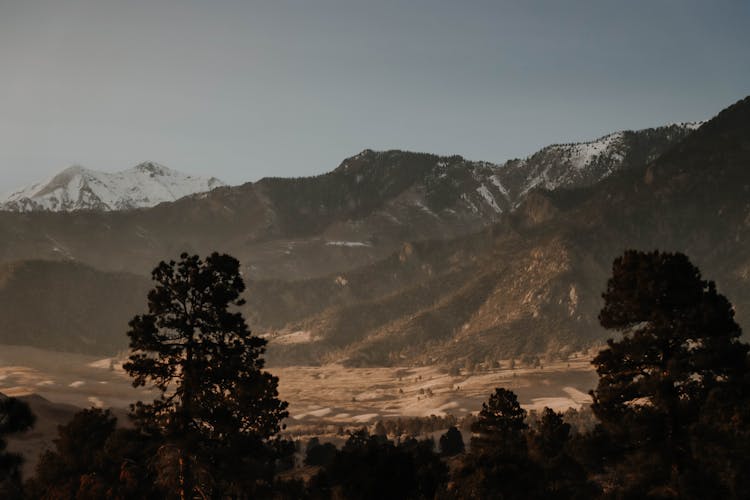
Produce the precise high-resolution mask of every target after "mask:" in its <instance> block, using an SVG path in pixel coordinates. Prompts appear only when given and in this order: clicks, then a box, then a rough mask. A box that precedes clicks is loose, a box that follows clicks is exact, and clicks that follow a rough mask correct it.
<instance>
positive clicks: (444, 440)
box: [440, 425, 465, 457]
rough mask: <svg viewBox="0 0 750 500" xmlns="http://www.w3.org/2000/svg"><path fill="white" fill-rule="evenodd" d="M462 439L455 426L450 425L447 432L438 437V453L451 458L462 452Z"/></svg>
mask: <svg viewBox="0 0 750 500" xmlns="http://www.w3.org/2000/svg"><path fill="white" fill-rule="evenodd" d="M464 448H465V447H464V438H463V436H462V435H461V431H459V430H458V429H457V428H456V426H454V425H452V426H450V427H449V428H448V431H447V432H446V433H445V434H443V435H442V436H440V453H441V454H442V455H443V456H445V457H452V456H454V455H458V454H459V453H463V452H464Z"/></svg>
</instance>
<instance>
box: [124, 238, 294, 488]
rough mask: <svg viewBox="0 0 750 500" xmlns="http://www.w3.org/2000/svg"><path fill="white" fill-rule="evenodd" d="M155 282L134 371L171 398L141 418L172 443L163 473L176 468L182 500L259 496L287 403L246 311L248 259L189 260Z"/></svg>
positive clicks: (148, 407)
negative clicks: (271, 441)
mask: <svg viewBox="0 0 750 500" xmlns="http://www.w3.org/2000/svg"><path fill="white" fill-rule="evenodd" d="M152 276H153V279H154V281H155V282H156V286H155V287H154V289H153V290H151V291H150V292H149V294H148V313H146V314H143V315H139V316H136V317H135V318H134V319H133V320H132V321H131V322H130V331H129V332H128V336H129V337H130V347H131V349H132V355H131V356H130V359H129V361H128V363H126V364H125V365H124V368H125V370H126V371H127V372H128V373H129V374H130V375H131V376H132V377H134V382H133V385H134V386H136V387H137V386H143V385H151V386H154V387H156V388H157V389H158V390H159V391H161V396H160V397H159V399H156V400H155V401H153V402H152V403H142V402H138V403H136V404H135V405H134V406H133V417H134V420H135V422H136V424H137V426H138V427H139V428H140V429H142V430H143V432H146V433H158V434H159V435H160V436H161V437H162V439H163V442H164V444H163V446H162V447H161V448H160V450H159V458H160V459H161V460H162V461H163V467H162V469H163V470H165V471H166V470H174V471H175V473H176V477H175V478H174V479H175V483H176V484H174V487H175V490H176V491H178V492H179V494H180V497H182V498H193V496H194V495H196V494H200V495H203V496H212V495H213V496H216V495H219V494H230V493H233V492H243V493H245V494H250V493H252V491H253V489H254V488H255V487H256V486H257V484H256V483H257V482H258V481H260V482H264V481H265V482H267V479H268V473H269V470H268V469H269V462H271V464H272V463H273V455H274V449H273V448H272V447H270V446H268V443H267V440H268V438H270V437H271V436H273V435H275V434H276V433H277V432H278V431H279V429H280V426H281V421H282V420H283V419H284V418H285V417H286V416H287V412H286V406H287V403H285V402H283V401H280V400H279V399H278V392H277V383H278V379H277V378H276V377H273V376H271V375H270V374H269V373H267V372H265V371H263V365H264V361H263V358H262V354H263V352H264V346H265V344H266V341H265V340H264V339H261V338H259V337H256V336H253V335H252V334H251V333H250V330H249V329H248V326H247V323H246V322H245V319H244V318H243V317H242V315H241V314H240V313H239V312H237V311H236V307H238V306H241V305H243V304H244V300H242V299H241V298H240V295H241V294H242V292H243V291H244V290H245V284H244V282H243V280H242V277H241V275H240V271H239V262H238V261H237V260H236V259H234V258H233V257H231V256H228V255H220V254H217V253H214V254H212V255H210V256H209V257H208V258H206V259H205V260H202V259H201V258H199V257H198V256H189V255H187V254H183V255H182V256H181V258H180V261H179V262H174V261H171V262H162V263H160V264H159V266H158V267H157V268H156V269H154V271H153V273H152Z"/></svg>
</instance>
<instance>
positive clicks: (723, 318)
mask: <svg viewBox="0 0 750 500" xmlns="http://www.w3.org/2000/svg"><path fill="white" fill-rule="evenodd" d="M603 298H604V301H605V305H604V308H603V309H602V310H601V313H600V315H599V320H600V322H601V324H602V326H604V327H605V328H609V329H613V330H617V331H620V332H622V334H623V336H622V338H621V339H620V340H617V341H615V340H612V339H610V340H609V341H608V347H607V348H606V349H604V350H603V351H602V352H601V353H599V355H598V356H597V357H596V358H595V359H594V361H593V364H594V365H595V366H596V370H597V373H598V374H599V377H600V378H599V384H598V386H597V388H596V390H595V391H592V393H591V394H592V396H593V399H594V403H593V407H592V408H593V410H594V413H595V414H596V416H597V417H598V418H599V419H600V420H601V422H602V424H603V427H604V429H605V430H606V432H607V433H608V434H609V435H610V437H611V438H612V442H613V443H614V444H615V445H616V448H619V450H620V452H621V453H622V455H621V457H620V458H621V460H620V464H621V465H622V466H625V467H628V468H629V469H631V470H621V471H620V474H619V475H620V476H624V475H628V477H630V478H631V483H632V484H631V486H630V487H632V488H636V490H632V491H631V493H632V494H634V495H641V494H651V493H650V491H652V490H653V489H654V488H661V489H662V492H663V493H665V494H670V495H681V494H682V493H684V489H683V486H681V485H682V484H685V482H686V481H688V480H689V479H690V478H691V477H695V476H696V474H698V472H699V470H700V467H696V466H695V465H694V463H695V460H694V458H695V457H694V453H693V450H692V449H691V441H692V436H691V431H692V429H693V427H694V424H695V423H696V422H697V421H698V418H699V416H700V414H701V409H702V407H703V406H704V405H705V403H706V401H707V399H708V396H709V394H710V393H711V392H712V391H714V390H716V389H717V388H721V387H729V386H732V385H733V384H740V383H742V381H743V379H744V378H745V376H746V375H747V353H748V346H747V345H746V344H744V343H742V342H740V340H739V338H740V335H741V333H742V331H741V329H740V327H739V325H738V324H737V323H736V322H735V321H734V311H733V309H732V305H731V304H730V303H729V301H728V300H727V299H726V298H725V297H724V296H723V295H721V294H719V293H718V292H717V291H716V285H715V284H714V283H713V282H711V281H705V280H703V279H702V278H701V273H700V271H699V270H698V269H697V268H696V267H695V266H694V265H693V264H692V263H691V262H690V260H689V259H688V258H687V257H686V256H685V255H683V254H680V253H661V252H650V253H645V252H639V251H635V250H630V251H627V252H625V254H624V255H623V256H621V257H619V258H617V259H616V260H615V261H614V264H613V267H612V277H611V278H610V280H609V282H608V285H607V290H606V292H605V293H604V294H603ZM627 464H636V466H634V467H636V469H638V470H633V468H632V467H631V466H629V465H627ZM639 478H640V479H639ZM638 481H640V482H641V483H642V484H641V485H640V486H639V485H638V484H637V483H638ZM637 488H642V489H641V490H640V491H637Z"/></svg>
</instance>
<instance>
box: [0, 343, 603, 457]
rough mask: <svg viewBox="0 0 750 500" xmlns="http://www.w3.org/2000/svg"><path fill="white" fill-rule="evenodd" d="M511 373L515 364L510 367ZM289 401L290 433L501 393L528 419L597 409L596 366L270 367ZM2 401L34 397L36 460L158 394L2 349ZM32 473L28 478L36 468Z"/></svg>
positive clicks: (15, 442) (469, 408)
mask: <svg viewBox="0 0 750 500" xmlns="http://www.w3.org/2000/svg"><path fill="white" fill-rule="evenodd" d="M502 366H509V363H502ZM269 371H270V372H272V373H273V374H274V375H276V376H278V377H279V393H280V397H281V398H282V399H283V400H286V401H289V415H290V417H289V419H287V421H286V424H287V428H288V430H289V431H292V432H294V430H295V428H299V429H303V428H306V427H310V426H316V425H318V424H336V425H342V426H356V425H365V424H372V423H374V422H376V421H377V420H380V419H387V418H395V417H407V416H408V417H428V416H430V415H436V416H445V415H448V414H452V415H454V416H456V417H459V418H460V417H462V416H465V415H467V414H469V413H476V412H477V411H479V410H480V409H481V407H482V403H483V402H484V401H486V400H487V398H488V396H489V395H490V393H491V392H493V391H494V389H495V388H496V387H505V388H508V389H511V390H513V391H514V392H515V393H516V394H518V397H519V401H520V402H521V404H522V405H523V406H524V407H525V408H526V409H529V410H530V409H542V408H543V407H545V406H548V407H551V408H554V409H556V410H560V411H564V410H566V409H567V408H569V407H573V408H579V407H580V406H581V405H584V404H588V403H589V402H590V398H589V396H588V394H587V393H588V390H589V389H592V388H593V387H594V386H595V384H596V380H597V378H596V373H595V372H594V370H593V367H592V366H591V364H590V358H589V357H588V356H580V357H578V358H573V359H571V360H570V361H569V362H557V363H552V364H548V365H545V366H544V367H543V368H529V367H523V368H516V369H509V368H505V369H494V370H489V371H478V372H475V373H462V374H461V375H449V374H448V373H446V372H445V370H444V369H443V368H442V367H438V366H427V367H412V368H407V367H404V368H393V367H389V368H385V367H384V368H347V367H344V366H342V365H324V366H293V367H270V368H269ZM0 392H2V393H3V394H6V395H8V396H16V397H24V399H26V400H27V401H28V402H29V404H30V405H31V407H32V410H33V411H34V412H35V413H36V414H37V424H36V426H35V429H34V430H33V431H31V432H30V433H27V434H26V435H24V436H20V437H18V438H14V439H11V442H10V448H11V449H12V450H16V451H20V452H22V453H24V454H25V455H27V458H28V459H29V465H30V466H32V467H33V463H34V462H35V459H36V455H38V453H40V452H41V451H42V450H43V449H44V448H46V447H49V446H51V443H52V439H54V437H55V435H56V432H57V431H56V429H57V425H58V424H62V423H65V422H66V421H67V420H68V419H69V418H70V417H71V416H72V415H73V413H74V412H75V411H76V407H78V408H84V407H91V406H96V407H104V408H113V409H114V411H115V415H117V416H118V418H119V419H120V421H121V422H123V423H124V421H125V420H126V418H125V414H126V411H127V408H128V405H129V404H130V403H132V402H134V401H136V400H139V399H141V400H149V399H152V398H154V397H155V396H156V393H155V392H153V391H150V390H147V389H143V388H140V389H135V388H133V387H132V384H131V380H130V378H129V377H128V376H127V374H126V373H125V372H124V371H123V370H122V366H121V362H120V361H118V360H116V359H114V358H104V359H102V358H96V357H92V356H85V355H81V354H71V353H62V352H55V351H47V350H42V349H36V348H32V347H25V346H7V345H3V346H0ZM27 470H28V468H27Z"/></svg>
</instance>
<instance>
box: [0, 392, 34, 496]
mask: <svg viewBox="0 0 750 500" xmlns="http://www.w3.org/2000/svg"><path fill="white" fill-rule="evenodd" d="M34 420H35V417H34V415H33V414H32V413H31V409H30V408H29V405H27V404H26V403H24V402H23V401H20V400H18V399H16V398H9V397H7V396H5V395H4V394H0V496H3V497H5V498H14V497H17V496H20V494H21V463H22V462H23V460H22V458H21V456H20V455H18V454H16V453H10V452H8V451H6V447H7V446H8V444H7V442H6V441H5V437H6V436H8V435H10V434H16V433H18V432H23V431H26V430H28V429H30V428H31V427H32V426H33V425H34Z"/></svg>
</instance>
